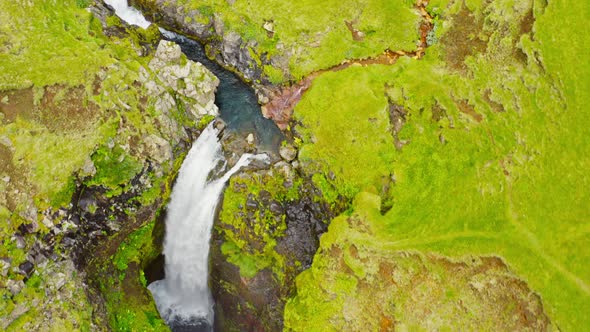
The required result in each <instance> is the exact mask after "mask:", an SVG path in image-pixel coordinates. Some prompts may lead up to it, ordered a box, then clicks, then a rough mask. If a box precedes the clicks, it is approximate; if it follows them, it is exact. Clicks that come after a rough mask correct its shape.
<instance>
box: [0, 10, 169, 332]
mask: <svg viewBox="0 0 590 332" xmlns="http://www.w3.org/2000/svg"><path fill="white" fill-rule="evenodd" d="M88 5H89V1H84V0H77V1H74V0H67V1H51V0H36V1H28V2H15V1H8V0H0V96H6V98H0V99H2V101H1V104H0V109H1V110H2V112H1V113H0V138H2V140H3V141H2V142H3V144H6V142H9V143H10V144H9V145H8V146H10V148H5V149H3V150H1V151H0V152H2V155H1V157H2V160H1V161H0V162H1V164H0V172H2V173H3V176H4V175H8V176H10V179H11V180H10V185H13V186H16V189H18V190H19V191H20V192H21V193H22V195H14V196H10V195H9V197H10V198H9V199H8V203H7V202H6V201H0V241H2V245H1V246H0V257H9V258H11V259H12V267H13V268H15V269H14V271H13V269H12V268H11V270H10V271H9V273H8V279H12V280H22V279H23V276H22V275H20V274H18V273H16V271H17V267H18V265H19V264H20V263H22V262H24V261H25V260H26V253H25V252H24V251H23V250H22V249H18V248H16V245H15V242H14V241H13V240H12V239H11V236H12V235H13V234H14V233H15V232H17V228H18V226H19V225H20V224H22V223H29V222H30V221H27V220H24V217H22V216H23V215H25V214H26V213H27V211H29V210H30V208H31V207H33V208H34V210H33V211H34V213H33V214H32V215H29V217H30V218H34V219H37V220H40V219H38V218H39V216H40V213H41V212H42V211H45V210H46V209H48V208H53V209H57V208H58V207H62V206H67V204H69V203H70V200H71V197H72V193H73V190H74V177H75V176H77V175H80V177H84V176H86V175H87V174H84V173H83V172H82V171H81V168H82V167H83V165H84V163H85V161H87V160H90V159H92V160H93V162H94V165H95V167H96V168H97V173H96V175H95V176H94V177H93V178H91V179H90V180H88V182H87V185H89V186H90V185H103V186H105V187H106V188H108V189H109V190H110V192H109V194H110V195H118V194H120V193H121V191H122V190H125V189H126V188H127V187H125V188H123V186H122V185H126V184H128V183H129V180H130V179H131V178H133V177H134V176H135V175H136V174H137V172H139V171H140V170H141V169H142V167H143V166H142V164H141V162H140V161H139V160H138V156H136V155H132V153H133V152H130V151H129V141H131V139H132V138H133V137H136V138H138V139H137V141H138V142H140V141H141V140H140V139H139V138H140V137H143V136H145V135H149V134H150V133H156V134H158V135H165V134H162V133H160V132H159V131H160V130H161V128H159V127H158V126H157V124H156V122H155V121H154V118H155V117H157V116H158V115H159V114H157V112H156V111H155V110H154V109H153V106H146V105H145V102H141V101H140V100H141V99H145V100H149V99H148V96H147V93H146V92H145V90H144V89H143V88H142V87H138V86H136V85H133V82H134V81H135V80H136V79H137V78H138V69H139V67H140V66H142V65H143V66H145V65H146V61H147V60H148V59H141V58H139V57H137V54H136V51H135V49H136V47H137V45H135V46H134V44H133V41H131V40H128V39H117V38H113V39H109V38H107V37H105V36H104V35H103V32H102V28H101V25H100V22H98V20H96V19H95V18H94V17H93V16H92V14H90V13H89V12H88V11H87V10H86V9H84V7H86V6H88ZM130 33H135V34H136V35H137V34H138V33H137V32H133V31H132V32H130ZM144 37H145V38H148V37H149V36H147V37H146V36H143V35H141V36H138V38H144ZM29 93H30V96H31V98H23V99H18V98H17V97H14V96H19V95H25V96H28V95H29ZM140 104H141V105H140ZM146 108H147V110H146ZM13 109H16V111H13ZM11 112H14V113H15V115H14V118H10V116H9V115H10V114H11ZM146 115H149V116H146ZM109 146H111V147H112V148H111V147H109ZM123 146H125V147H126V150H125V148H123ZM0 147H4V145H0ZM95 152H96V153H95ZM140 157H141V156H140ZM4 158H6V159H4ZM143 158H145V156H143ZM4 172H7V173H4ZM165 172H166V175H167V176H171V175H172V173H171V169H166V170H165ZM150 179H151V180H152V181H153V182H154V183H153V188H152V189H151V190H146V193H145V195H143V196H142V197H139V198H138V199H139V200H140V201H141V202H142V203H144V204H145V205H146V206H148V205H150V204H153V202H154V201H155V200H156V199H157V198H158V197H160V196H166V195H167V194H166V193H162V189H161V187H162V186H161V184H162V183H164V182H168V181H171V177H170V178H168V177H161V178H158V176H155V175H154V176H152V177H151V178H150ZM5 185H6V184H5V182H4V181H3V182H2V184H1V185H0V190H4V187H3V186H5ZM13 189H14V187H13V188H12V189H11V192H12V191H13ZM7 194H12V193H7ZM5 204H6V206H4V205H5ZM39 225H40V230H39V233H38V234H32V235H30V236H29V235H27V236H26V237H25V240H26V241H27V243H28V247H30V246H32V243H33V242H34V241H35V240H36V239H35V236H39V237H42V236H43V235H45V234H47V233H48V231H49V229H47V227H46V226H45V225H44V224H43V223H41V222H40V221H39ZM146 227H151V224H149V225H148V226H146ZM134 239H135V238H133V237H132V238H131V240H134ZM56 240H57V241H59V240H60V239H59V237H58V238H57V239H56ZM131 240H130V241H131ZM149 240H151V238H150V237H147V238H146V239H144V241H149ZM56 250H60V249H59V248H57V249H56ZM127 256H129V255H127ZM127 256H124V257H123V258H121V259H120V261H125V259H129V257H127ZM129 260H137V258H136V257H134V256H133V257H131V259H129ZM50 265H51V264H50ZM48 270H49V267H43V266H38V267H37V268H36V271H35V273H34V275H33V277H31V278H30V279H29V280H28V281H27V282H26V286H25V288H24V289H23V291H22V292H20V294H18V295H17V296H12V295H11V294H10V292H9V291H8V289H6V288H4V287H2V288H0V296H1V297H2V300H1V301H0V316H1V317H3V318H7V319H8V317H9V316H10V315H11V312H15V311H18V310H15V308H19V307H25V308H28V309H30V310H29V311H27V312H26V313H25V314H23V315H22V316H20V318H18V320H16V321H14V322H13V323H12V324H11V325H10V326H8V329H9V330H22V329H26V328H31V326H34V325H35V324H39V323H42V322H43V320H42V319H39V316H40V315H47V314H49V315H51V314H52V313H53V315H60V317H61V318H58V317H54V318H53V320H52V321H51V322H53V323H54V324H55V328H56V329H57V330H60V329H61V330H80V329H81V330H88V329H90V323H91V321H92V316H91V315H92V307H91V306H90V304H88V303H87V298H86V296H85V294H84V290H83V289H82V288H80V285H81V282H82V281H81V280H80V279H81V278H79V277H76V278H75V281H76V282H78V283H77V284H74V283H73V282H72V283H71V284H72V285H70V283H68V287H72V288H73V289H74V290H75V293H74V297H73V298H72V299H70V298H62V299H61V300H57V299H52V300H51V301H49V302H50V306H51V307H50V309H51V312H49V313H44V312H43V310H49V309H48V308H49V307H47V306H46V304H43V301H41V302H39V299H43V298H44V297H48V298H53V297H55V296H56V295H55V294H45V293H44V291H43V289H44V288H43V287H48V286H47V285H46V283H47V280H46V279H48V276H47V274H48V273H49V272H47V271H48ZM133 272H137V271H133ZM136 274H137V275H136ZM136 274H134V275H132V277H135V278H137V277H139V274H138V273H136ZM122 275H124V273H122ZM129 275H131V274H129ZM68 277H69V276H68ZM0 283H1V284H2V285H3V286H4V285H5V281H4V280H0ZM76 287H78V288H77V289H76ZM64 289H65V288H64ZM68 289H69V288H68ZM62 291H64V290H63V289H62ZM142 300H143V301H144V302H142V303H141V305H142V306H140V305H136V303H135V302H133V301H132V300H131V299H129V298H127V297H126V298H123V299H119V298H116V297H115V296H113V297H112V298H108V299H107V302H108V303H107V306H108V307H109V309H113V310H112V311H111V312H109V314H111V315H112V316H113V317H115V316H116V317H117V318H118V317H123V318H128V317H135V316H134V315H135V314H136V313H138V314H140V315H144V314H145V316H146V317H148V318H150V319H149V321H148V319H132V320H127V321H123V322H115V323H114V324H113V326H112V328H113V329H116V330H124V329H132V330H137V329H139V330H144V329H146V328H152V329H153V328H155V327H157V328H160V329H164V330H165V329H166V327H165V326H164V325H163V322H161V321H160V320H158V319H157V312H156V309H155V306H154V305H153V303H152V302H150V301H151V300H150V299H148V300H145V299H142ZM138 302H141V301H139V300H138ZM35 303H40V305H39V309H37V308H35V306H37V305H36V304H35ZM145 303H148V304H147V305H146V304H145ZM41 304H42V306H41ZM133 305H136V307H133ZM62 318H63V319H62ZM8 321H10V320H8ZM2 323H3V324H4V323H5V321H3V322H2ZM43 324H47V322H44V323H43ZM60 324H61V325H60ZM117 324H118V325H117ZM41 326H42V328H43V325H41ZM103 328H105V327H103Z"/></svg>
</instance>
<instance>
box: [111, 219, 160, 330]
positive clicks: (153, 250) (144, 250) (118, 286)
mask: <svg viewBox="0 0 590 332" xmlns="http://www.w3.org/2000/svg"><path fill="white" fill-rule="evenodd" d="M154 225H155V221H152V222H150V223H148V224H146V225H145V226H143V227H140V228H139V229H137V230H136V231H134V232H133V233H131V234H130V235H129V236H128V237H127V238H126V240H125V241H124V242H123V243H122V244H121V245H120V246H119V248H118V249H117V252H116V253H115V255H114V256H113V257H112V264H113V266H114V268H115V269H116V270H115V271H110V270H109V268H108V265H109V263H108V262H105V265H104V266H103V269H104V270H103V271H105V272H106V271H109V272H106V273H105V275H104V277H106V278H105V279H102V280H100V288H101V291H102V293H103V295H104V296H105V300H106V306H107V312H108V316H109V322H110V326H111V328H112V329H113V330H114V331H145V330H150V331H168V327H167V326H166V325H165V324H164V322H163V321H162V320H161V319H160V318H159V314H158V311H157V309H156V307H155V304H154V302H153V300H152V298H151V296H150V295H149V294H148V291H147V289H146V288H145V287H146V279H145V275H144V273H143V268H144V267H145V265H146V264H147V263H149V262H150V261H152V260H153V259H154V258H155V257H157V256H158V254H159V250H160V249H159V248H157V247H155V246H154V239H153V231H154ZM131 265H133V268H131ZM103 273H104V272H103ZM130 292H132V293H130Z"/></svg>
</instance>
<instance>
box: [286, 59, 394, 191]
mask: <svg viewBox="0 0 590 332" xmlns="http://www.w3.org/2000/svg"><path fill="white" fill-rule="evenodd" d="M395 70H397V69H396V68H394V67H390V66H385V65H378V66H370V67H366V68H365V67H361V66H353V67H351V68H349V69H348V70H346V71H343V72H327V73H325V74H323V75H321V76H320V77H318V78H317V79H316V80H314V83H313V86H312V89H311V90H310V91H309V92H307V93H306V94H305V96H304V98H303V99H302V100H301V102H300V103H299V104H298V105H297V108H296V110H295V114H294V116H295V118H296V120H298V121H301V123H303V126H301V127H297V128H296V130H297V132H298V134H300V135H301V136H302V139H303V141H304V142H306V143H307V142H313V144H309V143H308V144H303V145H302V147H301V150H300V153H299V160H300V161H301V162H302V163H304V164H306V165H307V166H306V167H307V168H308V169H310V170H312V169H314V168H317V170H319V171H321V173H322V174H328V173H329V172H330V171H331V172H333V173H334V174H335V179H334V181H330V180H329V179H327V177H326V176H325V175H324V176H322V175H317V176H316V177H315V178H314V180H315V182H316V185H318V187H320V188H322V189H323V191H324V192H325V193H324V194H325V195H326V194H328V192H329V190H330V186H329V184H330V183H331V182H333V185H335V186H336V187H337V188H338V192H339V193H340V194H342V195H343V196H344V197H345V198H347V199H348V200H350V199H352V198H353V197H354V196H355V195H356V194H357V193H358V192H359V190H372V191H375V192H381V193H383V194H384V195H386V194H387V193H386V192H385V191H386V190H385V189H384V186H385V185H386V184H387V183H388V181H389V179H390V178H391V176H392V174H393V161H394V153H395V147H394V145H393V137H392V135H391V133H390V128H389V120H388V111H387V110H388V101H387V97H386V95H385V91H384V89H385V84H386V83H387V82H388V77H389V76H390V75H391V74H390V73H391V72H392V71H395ZM327 197H328V198H331V200H332V201H334V202H335V201H336V200H338V196H337V195H330V194H328V195H327Z"/></svg>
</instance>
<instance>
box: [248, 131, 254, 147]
mask: <svg viewBox="0 0 590 332" xmlns="http://www.w3.org/2000/svg"><path fill="white" fill-rule="evenodd" d="M246 142H247V143H248V144H250V145H253V144H254V134H252V133H250V134H248V136H246Z"/></svg>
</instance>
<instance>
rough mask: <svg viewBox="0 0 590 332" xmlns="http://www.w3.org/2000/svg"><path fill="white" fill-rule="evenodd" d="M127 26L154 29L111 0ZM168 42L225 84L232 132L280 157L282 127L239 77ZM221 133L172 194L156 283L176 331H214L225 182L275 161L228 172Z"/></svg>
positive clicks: (198, 51) (197, 49) (223, 111)
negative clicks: (218, 219)
mask: <svg viewBox="0 0 590 332" xmlns="http://www.w3.org/2000/svg"><path fill="white" fill-rule="evenodd" d="M105 2H106V3H107V4H109V5H111V7H113V8H114V9H115V12H116V14H117V15H118V16H119V17H120V18H121V19H122V20H124V21H126V22H128V23H130V24H135V25H138V26H140V27H143V28H146V27H148V26H149V25H150V22H148V21H147V20H146V19H145V18H144V17H143V15H142V14H141V12H139V11H138V10H136V9H134V8H132V7H129V6H128V4H127V1H126V0H105ZM160 30H161V31H162V33H163V35H164V37H165V38H166V39H169V40H172V41H174V42H176V43H178V44H179V45H180V47H181V48H182V51H183V52H184V53H185V54H186V56H187V57H188V58H189V59H191V60H193V61H199V62H201V63H202V64H203V65H205V66H206V67H207V68H208V69H209V70H211V71H212V72H213V73H214V74H215V75H216V76H217V77H218V78H219V79H220V85H219V87H218V90H217V93H216V95H215V96H216V99H215V102H216V104H217V106H218V107H219V110H220V115H221V118H222V119H223V120H224V121H225V122H226V124H227V129H226V130H234V131H238V132H239V133H243V134H246V133H252V134H254V135H255V137H256V139H257V143H258V144H257V145H258V148H259V149H260V150H263V151H269V152H276V151H277V150H278V147H279V145H280V142H281V141H282V139H283V135H282V133H281V131H280V130H279V129H278V127H277V126H276V125H275V124H274V122H272V121H271V120H269V119H265V118H264V117H263V116H262V113H261V111H260V106H259V105H258V102H257V99H256V96H255V94H254V91H253V90H252V88H251V87H250V86H248V85H247V84H246V83H244V82H243V81H241V80H240V78H239V77H238V76H236V75H235V74H234V73H232V72H230V71H228V70H225V69H224V68H223V67H221V66H220V65H219V64H217V63H215V62H213V61H211V60H209V59H208V58H207V56H206V55H205V52H204V49H203V47H202V45H200V44H199V43H197V42H195V41H193V40H190V39H188V38H185V37H182V36H180V35H177V34H174V33H172V32H169V31H166V30H164V29H160ZM218 136H219V132H218V130H217V129H215V127H214V125H213V124H210V125H209V126H208V127H207V128H206V129H205V130H204V131H203V132H202V133H201V135H200V136H199V138H198V139H197V140H196V141H195V142H194V143H193V145H192V147H191V149H190V151H189V153H188V154H187V156H186V158H185V160H184V162H183V164H182V166H181V168H180V171H179V174H178V178H177V180H176V184H175V186H174V188H173V190H172V196H171V200H170V203H169V204H168V211H167V217H166V221H165V222H166V234H165V238H164V252H163V254H164V257H165V267H164V269H165V277H164V279H162V280H157V281H154V282H152V283H151V284H150V285H149V286H148V289H149V290H150V291H151V292H152V295H153V297H154V300H155V302H156V305H157V307H158V311H159V312H160V315H161V316H162V318H163V319H164V320H165V321H166V322H167V324H168V325H169V326H170V328H171V329H172V330H173V331H211V330H212V328H213V299H212V297H211V292H210V290H209V287H208V280H209V271H208V267H209V261H208V256H209V241H210V237H211V228H212V226H213V222H214V218H215V210H216V208H217V205H218V203H219V199H220V196H221V193H222V192H223V188H224V186H225V183H226V182H227V181H228V180H229V178H230V177H231V176H232V175H233V174H234V173H236V172H237V171H239V169H240V168H241V167H244V166H246V165H248V164H249V163H250V162H251V161H252V160H262V161H266V162H269V159H270V158H269V157H268V156H267V155H266V154H259V155H251V154H244V155H242V157H241V158H240V159H239V161H238V162H237V164H236V165H235V166H233V167H232V168H231V169H230V170H229V171H227V172H225V173H223V171H224V169H225V166H226V161H225V159H224V157H223V153H222V146H221V143H220V142H219V137H218Z"/></svg>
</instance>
